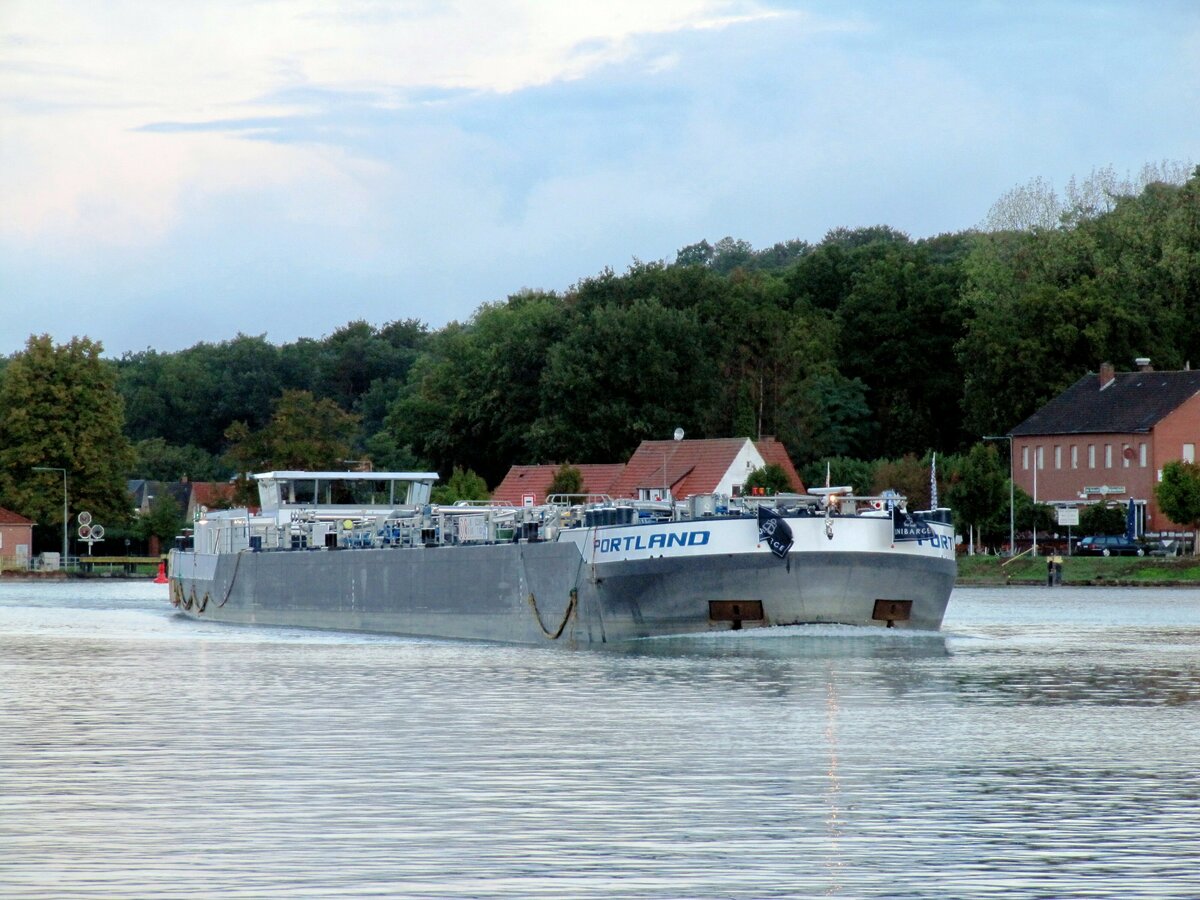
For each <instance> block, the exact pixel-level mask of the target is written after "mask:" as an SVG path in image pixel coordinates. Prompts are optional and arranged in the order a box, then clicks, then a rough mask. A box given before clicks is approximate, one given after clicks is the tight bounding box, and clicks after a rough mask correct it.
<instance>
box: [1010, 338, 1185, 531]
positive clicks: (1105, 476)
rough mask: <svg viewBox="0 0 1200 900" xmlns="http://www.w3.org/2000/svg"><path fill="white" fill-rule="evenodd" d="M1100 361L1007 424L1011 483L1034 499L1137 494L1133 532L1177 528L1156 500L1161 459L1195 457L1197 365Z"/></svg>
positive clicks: (1090, 499) (1078, 501) (1074, 500)
mask: <svg viewBox="0 0 1200 900" xmlns="http://www.w3.org/2000/svg"><path fill="white" fill-rule="evenodd" d="M1136 365H1137V366H1138V368H1137V370H1136V371H1133V372H1116V371H1115V370H1114V368H1113V367H1112V366H1111V365H1109V364H1108V363H1105V364H1104V365H1102V366H1101V367H1100V372H1099V374H1095V373H1091V374H1088V375H1085V376H1084V377H1083V378H1081V379H1079V381H1077V382H1075V384H1073V385H1071V387H1069V388H1067V389H1066V390H1065V391H1063V393H1061V394H1060V395H1059V396H1057V397H1055V398H1054V399H1053V400H1051V401H1050V402H1049V403H1047V404H1046V405H1045V406H1043V407H1042V408H1041V409H1039V410H1038V411H1037V412H1036V413H1034V414H1033V415H1032V416H1030V417H1029V418H1028V419H1026V420H1025V421H1024V422H1022V423H1021V424H1020V425H1018V426H1017V427H1016V428H1014V429H1012V431H1011V432H1010V434H1011V436H1012V445H1013V471H1014V476H1015V481H1016V484H1017V485H1019V486H1020V487H1021V489H1022V490H1024V491H1025V492H1027V493H1028V494H1029V495H1030V496H1032V497H1034V498H1035V499H1036V500H1037V501H1038V502H1039V503H1051V504H1055V505H1060V506H1082V505H1084V504H1086V503H1094V502H1103V501H1119V502H1121V503H1128V502H1129V501H1130V500H1133V501H1134V504H1135V508H1136V510H1137V517H1138V533H1139V534H1142V533H1145V532H1147V531H1154V532H1157V531H1180V530H1184V529H1183V526H1181V525H1178V524H1176V523H1173V522H1170V521H1168V520H1167V518H1166V517H1165V516H1164V515H1163V514H1162V513H1161V512H1160V511H1159V509H1158V505H1157V503H1156V502H1155V500H1154V486H1155V484H1157V483H1158V481H1159V479H1160V478H1162V468H1163V466H1164V465H1165V464H1166V463H1168V462H1170V461H1172V460H1179V459H1183V460H1187V461H1189V462H1195V461H1196V446H1197V444H1200V371H1191V370H1185V371H1182V372H1155V371H1154V370H1153V369H1152V368H1151V367H1150V360H1148V359H1138V360H1136Z"/></svg>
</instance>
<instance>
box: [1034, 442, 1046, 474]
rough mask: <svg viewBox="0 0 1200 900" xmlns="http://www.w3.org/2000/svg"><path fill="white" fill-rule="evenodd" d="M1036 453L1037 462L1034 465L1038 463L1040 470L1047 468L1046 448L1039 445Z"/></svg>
mask: <svg viewBox="0 0 1200 900" xmlns="http://www.w3.org/2000/svg"><path fill="white" fill-rule="evenodd" d="M1034 453H1035V454H1036V456H1037V462H1036V463H1035V464H1034V465H1036V466H1037V467H1038V469H1039V470H1041V469H1044V468H1046V448H1045V447H1038V448H1037V450H1035V451H1034Z"/></svg>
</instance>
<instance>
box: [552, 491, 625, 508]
mask: <svg viewBox="0 0 1200 900" xmlns="http://www.w3.org/2000/svg"><path fill="white" fill-rule="evenodd" d="M546 504H547V505H549V506H613V505H614V504H613V498H612V497H610V496H609V495H608V494H550V495H549V496H547V497H546Z"/></svg>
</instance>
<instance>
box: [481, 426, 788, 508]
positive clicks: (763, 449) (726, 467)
mask: <svg viewBox="0 0 1200 900" xmlns="http://www.w3.org/2000/svg"><path fill="white" fill-rule="evenodd" d="M769 463H775V464H777V465H779V466H780V467H781V468H782V469H783V471H784V473H785V474H786V475H787V477H788V480H789V481H790V482H791V486H792V490H794V491H797V492H802V491H803V490H804V485H803V483H802V482H801V481H800V476H799V474H798V473H797V472H796V467H795V466H794V465H792V461H791V459H790V458H789V457H788V454H787V450H786V449H785V448H784V446H783V444H781V443H780V442H779V441H777V440H775V438H772V437H766V438H763V439H762V440H758V441H753V440H751V439H750V438H712V439H708V440H692V441H686V440H684V441H673V440H667V441H642V443H641V444H640V445H639V446H638V448H637V450H635V451H634V453H633V456H631V457H630V458H629V462H627V463H616V464H612V465H582V466H578V467H577V468H578V469H579V470H580V472H581V473H582V474H583V482H584V485H585V491H586V492H588V493H596V494H608V495H609V496H610V497H622V498H631V499H636V500H661V499H663V498H664V497H670V498H674V499H677V500H683V499H686V498H688V497H690V496H692V495H693V494H737V493H739V492H740V491H741V488H742V485H743V484H744V483H745V480H746V476H747V475H749V474H750V473H751V472H752V471H753V470H755V469H760V468H762V467H763V466H765V465H767V464H769ZM556 471H558V466H556V465H548V466H513V467H512V468H511V469H510V470H509V472H508V474H507V475H506V476H505V477H504V480H503V481H502V482H500V484H499V486H498V487H497V488H496V490H495V491H494V492H493V493H492V499H493V500H497V501H500V502H503V503H513V504H520V503H521V502H522V500H523V498H524V497H529V496H532V497H533V498H534V499H533V501H532V502H533V503H542V502H543V501H544V500H545V496H546V495H545V490H546V488H547V487H548V486H549V484H550V481H551V479H553V477H554V473H555V472H556ZM664 492H665V493H664Z"/></svg>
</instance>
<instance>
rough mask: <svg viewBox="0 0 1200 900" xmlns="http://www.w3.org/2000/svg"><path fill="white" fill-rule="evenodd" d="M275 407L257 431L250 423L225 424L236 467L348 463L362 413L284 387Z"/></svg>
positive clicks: (242, 469)
mask: <svg viewBox="0 0 1200 900" xmlns="http://www.w3.org/2000/svg"><path fill="white" fill-rule="evenodd" d="M271 407H272V409H273V410H274V412H273V414H272V416H271V421H270V422H269V423H268V424H267V425H266V427H264V428H261V429H259V430H258V431H251V429H250V427H249V426H248V425H247V424H246V423H245V422H234V423H233V424H232V425H230V426H229V428H228V429H226V432H225V436H226V438H227V439H228V440H229V442H230V444H231V447H230V450H229V453H228V460H229V462H230V464H231V465H233V466H234V468H235V470H236V471H237V472H239V473H252V472H260V471H265V470H270V469H310V470H335V469H344V468H346V461H347V460H348V459H349V458H350V452H351V446H350V441H351V439H352V437H353V435H354V429H355V426H356V425H357V422H358V417H357V416H354V415H351V414H350V413H346V412H343V411H342V410H341V409H339V408H338V406H337V404H336V403H334V402H333V401H331V400H318V399H316V398H315V397H313V395H312V394H310V393H309V392H308V391H291V390H289V391H284V392H283V394H282V395H281V396H280V397H279V398H278V399H276V400H275V401H274V402H273V403H272V404H271Z"/></svg>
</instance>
